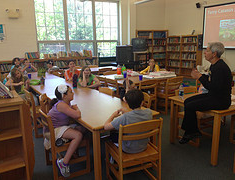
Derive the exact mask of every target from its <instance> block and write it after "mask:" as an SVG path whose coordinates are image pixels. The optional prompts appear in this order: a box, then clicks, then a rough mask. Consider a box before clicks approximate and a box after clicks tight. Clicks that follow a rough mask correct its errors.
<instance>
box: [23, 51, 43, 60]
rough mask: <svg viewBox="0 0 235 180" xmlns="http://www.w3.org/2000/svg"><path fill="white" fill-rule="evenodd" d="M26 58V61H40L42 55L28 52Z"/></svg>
mask: <svg viewBox="0 0 235 180" xmlns="http://www.w3.org/2000/svg"><path fill="white" fill-rule="evenodd" d="M25 58H26V59H39V58H40V54H39V52H26V53H25Z"/></svg>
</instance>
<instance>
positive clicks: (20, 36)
mask: <svg viewBox="0 0 235 180" xmlns="http://www.w3.org/2000/svg"><path fill="white" fill-rule="evenodd" d="M7 8H9V9H20V17H19V19H9V18H8V17H7V13H6V11H5V10H6V9H7ZM0 24H5V30H6V35H7V39H6V41H4V42H2V43H0V61H1V60H12V59H13V58H14V57H24V53H25V52H33V51H37V44H36V27H35V16H34V1H33V0H21V1H19V0H1V6H0Z"/></svg>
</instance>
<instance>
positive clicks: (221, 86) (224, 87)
mask: <svg viewBox="0 0 235 180" xmlns="http://www.w3.org/2000/svg"><path fill="white" fill-rule="evenodd" d="M223 53H224V45H223V44H222V43H220V42H214V43H209V44H208V47H207V49H206V51H205V52H204V55H205V59H206V60H207V61H209V62H210V63H211V66H210V69H209V74H208V75H205V74H201V73H200V72H199V71H197V70H196V69H193V70H192V72H191V76H192V77H193V78H194V79H198V80H199V81H200V82H201V83H202V85H203V86H204V87H205V88H206V89H207V90H208V93H205V94H199V95H195V96H192V97H190V98H187V99H186V100H185V101H184V108H185V114H184V119H183V122H182V126H181V127H182V129H184V130H185V133H184V135H183V137H182V138H181V139H180V140H179V143H180V144H185V143H187V142H189V141H190V140H192V139H194V138H198V137H201V132H200V131H199V129H198V126H197V115H196V111H207V110H212V109H215V110H223V109H227V108H229V106H230V105H231V86H232V73H231V70H230V68H229V67H228V65H227V64H226V63H225V62H224V61H223V60H222V59H220V57H221V55H222V54H223Z"/></svg>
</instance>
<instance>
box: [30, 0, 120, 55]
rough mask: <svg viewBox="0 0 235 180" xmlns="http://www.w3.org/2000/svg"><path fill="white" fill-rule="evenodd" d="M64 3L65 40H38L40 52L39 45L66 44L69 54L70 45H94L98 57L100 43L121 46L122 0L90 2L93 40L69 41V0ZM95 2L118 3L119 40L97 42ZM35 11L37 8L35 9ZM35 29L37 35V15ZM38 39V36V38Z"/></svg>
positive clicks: (92, 0)
mask: <svg viewBox="0 0 235 180" xmlns="http://www.w3.org/2000/svg"><path fill="white" fill-rule="evenodd" d="M62 1H63V15H64V26H65V40H49V41H46V40H43V41H39V40H38V38H36V40H37V49H38V51H39V44H41V43H44V44H47V43H65V48H66V51H67V52H71V48H70V43H93V55H94V56H98V43H100V42H116V43H117V45H120V34H121V33H120V30H121V27H120V0H88V1H91V2H92V20H93V37H94V38H93V40H69V30H68V14H67V0H62ZM95 2H113V3H117V40H97V38H96V14H95ZM34 11H35V8H34ZM35 28H36V34H37V24H36V14H35ZM36 37H37V36H36Z"/></svg>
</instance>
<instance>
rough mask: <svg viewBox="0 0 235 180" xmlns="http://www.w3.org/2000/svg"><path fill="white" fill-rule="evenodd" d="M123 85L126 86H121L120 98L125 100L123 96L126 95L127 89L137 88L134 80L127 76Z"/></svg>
mask: <svg viewBox="0 0 235 180" xmlns="http://www.w3.org/2000/svg"><path fill="white" fill-rule="evenodd" d="M123 87H124V88H121V89H120V99H121V100H122V101H123V98H124V96H125V94H126V93H127V91H129V90H131V89H134V88H135V85H134V83H133V81H132V80H130V79H128V78H126V79H125V80H124V81H123Z"/></svg>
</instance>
